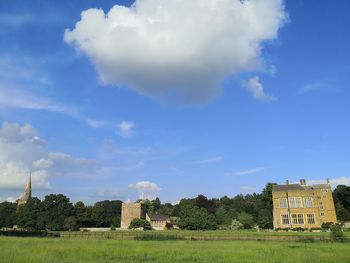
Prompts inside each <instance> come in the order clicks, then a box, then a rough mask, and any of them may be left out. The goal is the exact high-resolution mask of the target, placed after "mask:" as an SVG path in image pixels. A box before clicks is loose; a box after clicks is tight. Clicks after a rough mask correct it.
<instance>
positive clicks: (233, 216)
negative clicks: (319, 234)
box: [0, 183, 350, 230]
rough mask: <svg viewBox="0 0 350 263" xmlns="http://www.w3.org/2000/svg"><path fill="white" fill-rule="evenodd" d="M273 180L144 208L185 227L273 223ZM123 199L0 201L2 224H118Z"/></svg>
mask: <svg viewBox="0 0 350 263" xmlns="http://www.w3.org/2000/svg"><path fill="white" fill-rule="evenodd" d="M272 187H273V184H272V183H268V184H267V185H266V187H265V188H264V189H263V190H262V192H261V193H260V194H256V193H254V194H247V195H236V196H235V197H232V198H230V197H227V196H224V197H221V198H219V199H218V198H213V199H208V198H207V197H205V196H204V195H198V196H197V197H196V198H188V199H182V200H181V201H180V202H179V203H178V204H175V205H174V204H171V203H165V204H162V203H161V201H160V200H159V198H156V199H155V200H151V201H150V200H145V205H146V211H148V212H150V213H158V214H165V215H168V216H170V218H171V221H172V223H175V224H177V225H178V226H179V227H180V228H182V229H191V230H212V229H217V228H220V229H238V228H247V229H248V228H252V227H255V226H259V227H260V228H266V229H269V228H272V227H273V224H272V223H273V217H272ZM333 197H334V202H335V207H336V212H337V218H338V220H339V221H340V222H346V221H350V187H348V186H345V185H339V186H337V187H336V188H335V190H334V192H333ZM121 204H122V201H119V200H113V201H109V200H105V201H100V202H97V203H95V204H94V205H93V206H87V205H85V204H84V203H83V202H81V201H79V202H77V203H75V204H74V205H73V204H72V203H71V202H70V200H69V198H67V197H66V196H64V195H62V194H58V195H54V194H52V195H48V196H46V197H45V199H44V200H43V201H40V200H39V199H38V198H32V199H31V200H30V201H28V202H27V204H25V205H23V206H20V207H19V208H17V205H16V204H14V203H9V202H3V203H0V228H1V227H12V226H14V225H18V226H19V227H21V228H24V229H28V230H41V229H47V230H77V229H79V228H80V227H112V228H115V227H119V226H120V216H121Z"/></svg>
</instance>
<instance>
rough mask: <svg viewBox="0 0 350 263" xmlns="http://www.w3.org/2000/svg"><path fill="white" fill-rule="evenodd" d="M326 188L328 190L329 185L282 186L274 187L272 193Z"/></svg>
mask: <svg viewBox="0 0 350 263" xmlns="http://www.w3.org/2000/svg"><path fill="white" fill-rule="evenodd" d="M328 188H330V185H329V184H314V185H301V184H282V185H274V186H273V189H272V191H273V192H287V191H298V190H312V189H328Z"/></svg>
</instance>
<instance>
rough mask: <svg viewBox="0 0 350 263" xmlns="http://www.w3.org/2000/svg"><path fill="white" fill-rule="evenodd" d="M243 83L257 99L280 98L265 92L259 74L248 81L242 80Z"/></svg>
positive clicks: (272, 99)
mask: <svg viewBox="0 0 350 263" xmlns="http://www.w3.org/2000/svg"><path fill="white" fill-rule="evenodd" d="M241 84H242V86H243V87H244V88H245V89H246V90H248V91H249V92H250V93H251V94H252V95H253V97H254V98H255V99H257V100H264V101H277V100H278V99H277V98H276V97H275V96H273V95H270V94H267V93H265V91H264V86H263V84H262V83H261V82H260V79H259V76H254V77H252V78H250V79H249V80H247V81H242V83H241Z"/></svg>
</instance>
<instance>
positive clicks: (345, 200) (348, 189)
mask: <svg viewBox="0 0 350 263" xmlns="http://www.w3.org/2000/svg"><path fill="white" fill-rule="evenodd" d="M333 197H334V202H335V203H339V204H341V205H342V207H343V208H345V209H346V210H347V211H348V212H350V186H346V185H338V186H337V187H336V188H335V189H334V191H333Z"/></svg>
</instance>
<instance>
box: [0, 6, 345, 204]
mask: <svg viewBox="0 0 350 263" xmlns="http://www.w3.org/2000/svg"><path fill="white" fill-rule="evenodd" d="M218 2H220V5H218V6H219V8H217V9H215V11H212V10H211V9H210V10H209V7H208V6H209V5H208V6H206V5H205V4H204V5H199V4H198V3H199V2H198V1H197V0H194V1H187V3H186V5H183V4H182V5H181V3H183V2H182V1H181V0H176V1H175V0H174V1H173V2H171V3H172V4H169V6H162V2H161V1H158V0H140V1H138V4H137V8H134V9H129V7H130V5H131V4H132V3H133V1H30V2H28V1H19V0H18V1H17V0H14V1H1V2H0V125H1V128H0V198H1V199H2V200H6V199H9V200H12V199H14V198H16V197H18V196H19V195H20V194H21V192H22V189H23V187H24V185H25V182H26V180H27V175H28V171H32V174H33V185H34V194H35V195H36V196H39V197H43V196H45V195H46V194H48V193H64V194H66V195H68V196H69V197H71V199H72V201H77V200H83V201H85V202H87V203H93V202H95V201H96V200H103V199H122V200H128V199H130V200H136V199H137V198H138V197H140V196H144V197H150V198H152V197H155V196H159V197H160V198H161V200H162V201H163V202H176V201H177V200H179V199H181V198H183V197H191V196H196V195H197V194H205V195H207V196H209V197H220V196H223V195H228V196H233V195H236V194H238V193H251V192H254V191H260V190H261V189H262V188H263V187H264V185H265V184H266V183H267V182H276V183H283V182H284V181H285V180H286V179H289V181H292V182H294V181H298V180H299V179H300V178H306V179H307V180H308V181H311V182H312V181H313V182H315V181H317V180H325V179H326V178H331V179H332V183H333V184H334V185H335V184H338V183H343V184H349V183H350V174H349V171H350V160H349V158H350V152H349V149H350V140H349V136H348V135H349V134H350V122H349V114H350V100H349V98H350V90H349V76H350V64H349V59H350V53H349V48H348V47H349V46H350V34H349V30H348V27H349V26H350V17H349V15H348V14H349V12H350V3H349V2H348V1H345V0H344V1H337V2H334V1H330V0H324V1H316V0H308V1H301V0H298V1H288V0H287V1H284V2H281V1H279V0H269V1H266V3H265V4H260V5H259V4H256V2H255V1H254V0H252V1H246V2H248V4H252V6H253V7H254V8H252V9H251V10H248V9H242V12H243V14H247V17H251V19H252V20H249V19H248V20H247V21H246V20H244V19H247V18H246V17H243V16H241V15H240V14H238V12H237V10H236V11H235V10H234V9H230V8H231V7H232V6H231V2H235V3H236V1H226V0H218ZM237 2H239V1H237ZM205 3H206V2H205ZM208 3H209V4H211V3H214V5H215V1H208ZM254 4H255V5H254ZM115 5H118V6H125V7H126V8H124V9H122V8H120V9H118V8H114V9H113V10H115V16H114V17H113V16H112V14H110V15H109V16H104V14H102V15H101V12H102V11H98V9H99V8H101V9H102V10H103V12H104V13H105V14H107V13H108V12H109V11H110V9H111V8H112V7H113V6H115ZM163 5H164V3H163ZM241 5H242V4H241ZM245 5H247V3H246V4H245ZM265 5H266V6H265ZM91 8H97V9H95V10H94V11H93V12H85V14H88V15H86V16H84V17H83V18H82V17H81V12H82V11H84V10H88V9H91ZM157 8H158V9H157ZM237 8H241V6H239V5H238V7H237ZM130 10H131V11H132V12H130ZM154 10H158V11H157V12H158V13H157V12H156V11H154ZM242 12H241V13H242ZM245 12H247V13H245ZM249 12H252V13H249ZM210 15H213V17H218V18H219V19H217V21H216V20H215V21H214V20H213V21H211V22H210V23H209V22H208V21H206V20H205V19H204V18H205V17H208V16H210ZM249 15H250V16H249ZM192 16H193V17H192ZM164 17H167V18H164ZM270 17H271V19H270ZM221 18H222V19H221ZM113 19H115V20H113ZM134 19H135V21H136V22H135V21H134ZM163 19H164V20H163ZM167 19H168V20H167ZM235 19H236V20H235ZM80 20H81V21H83V23H81V26H80V27H79V26H76V23H77V22H78V21H80ZM101 21H104V22H101ZM116 21H117V22H116ZM118 21H119V22H118ZM153 21H156V22H153ZM174 21H175V22H174ZM242 21H244V22H245V23H240V22H242ZM255 22H257V23H255ZM113 23H122V24H123V23H125V24H126V26H125V28H124V29H123V30H120V31H117V32H116V31H113V30H107V29H111V28H112V27H111V25H113ZM128 23H129V24H128ZM212 25H213V26H212ZM135 28H136V29H135ZM134 29H135V30H139V31H134ZM135 32H137V33H138V34H136V33H135ZM159 39H161V40H159ZM169 39H170V40H171V41H170V40H169ZM168 40H169V41H168ZM247 47H249V48H247ZM242 61H244V62H242Z"/></svg>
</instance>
